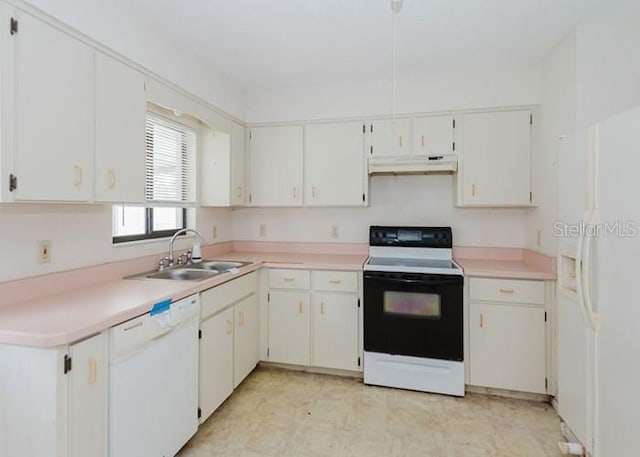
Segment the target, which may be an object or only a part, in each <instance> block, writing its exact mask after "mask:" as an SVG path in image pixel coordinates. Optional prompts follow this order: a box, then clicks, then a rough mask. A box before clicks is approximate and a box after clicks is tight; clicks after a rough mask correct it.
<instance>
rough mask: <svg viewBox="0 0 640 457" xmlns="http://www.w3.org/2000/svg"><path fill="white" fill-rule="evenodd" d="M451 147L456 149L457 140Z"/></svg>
mask: <svg viewBox="0 0 640 457" xmlns="http://www.w3.org/2000/svg"><path fill="white" fill-rule="evenodd" d="M451 148H452V150H454V151H455V150H456V142H455V141H454V142H453V144H452V146H451Z"/></svg>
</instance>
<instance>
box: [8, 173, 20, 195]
mask: <svg viewBox="0 0 640 457" xmlns="http://www.w3.org/2000/svg"><path fill="white" fill-rule="evenodd" d="M17 188H18V177H17V176H16V175H13V174H11V175H9V192H13V191H14V190H16V189H17Z"/></svg>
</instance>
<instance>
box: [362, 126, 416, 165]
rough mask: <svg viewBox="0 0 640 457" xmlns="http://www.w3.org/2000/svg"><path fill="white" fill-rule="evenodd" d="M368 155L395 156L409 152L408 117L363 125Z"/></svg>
mask: <svg viewBox="0 0 640 457" xmlns="http://www.w3.org/2000/svg"><path fill="white" fill-rule="evenodd" d="M365 129H366V134H367V139H368V141H367V151H366V152H367V156H368V157H395V156H409V154H411V137H410V136H409V133H410V131H411V123H410V120H409V119H396V120H384V121H373V122H369V123H367V124H366V125H365Z"/></svg>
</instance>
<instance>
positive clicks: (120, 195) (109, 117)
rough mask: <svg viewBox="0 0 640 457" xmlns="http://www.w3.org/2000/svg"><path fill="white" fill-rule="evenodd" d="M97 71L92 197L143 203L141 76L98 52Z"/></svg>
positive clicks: (143, 166)
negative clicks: (93, 189) (93, 185)
mask: <svg viewBox="0 0 640 457" xmlns="http://www.w3.org/2000/svg"><path fill="white" fill-rule="evenodd" d="M95 71H96V76H95V77H96V143H95V144H96V152H95V161H96V163H95V171H96V174H95V182H96V191H95V200H96V201H101V202H117V203H143V202H144V186H145V116H146V109H147V108H146V104H147V103H146V97H145V91H144V77H143V76H142V74H141V73H139V72H137V71H136V70H134V69H133V68H131V67H129V66H127V65H125V64H123V63H121V62H118V61H117V60H115V59H112V58H111V57H108V56H106V55H104V54H101V53H99V52H97V53H96V55H95Z"/></svg>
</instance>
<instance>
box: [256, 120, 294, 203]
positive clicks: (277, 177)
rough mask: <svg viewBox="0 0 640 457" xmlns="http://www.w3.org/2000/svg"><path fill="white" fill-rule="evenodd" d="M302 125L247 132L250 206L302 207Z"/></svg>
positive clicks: (263, 128) (259, 128)
mask: <svg viewBox="0 0 640 457" xmlns="http://www.w3.org/2000/svg"><path fill="white" fill-rule="evenodd" d="M302 132H303V130H302V126H301V125H293V126H277V127H253V128H251V129H250V130H249V155H250V161H251V177H250V181H251V191H250V194H249V204H250V205H251V206H302V173H303V169H302V157H303V133H302Z"/></svg>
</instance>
